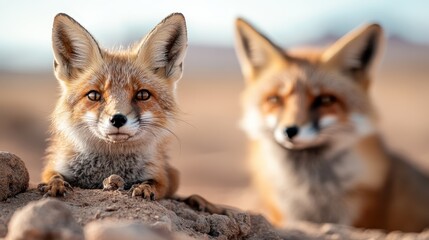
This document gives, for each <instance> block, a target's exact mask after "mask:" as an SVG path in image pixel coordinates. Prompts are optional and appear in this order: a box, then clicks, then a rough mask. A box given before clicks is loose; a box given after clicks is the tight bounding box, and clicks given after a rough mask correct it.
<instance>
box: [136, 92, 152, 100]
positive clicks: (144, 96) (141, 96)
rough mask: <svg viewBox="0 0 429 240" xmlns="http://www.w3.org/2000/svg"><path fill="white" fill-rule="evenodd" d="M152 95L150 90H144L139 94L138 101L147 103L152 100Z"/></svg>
mask: <svg viewBox="0 0 429 240" xmlns="http://www.w3.org/2000/svg"><path fill="white" fill-rule="evenodd" d="M150 96H151V94H150V92H149V91H148V90H146V89H143V90H140V91H138V92H137V94H136V100H138V101H146V100H148V99H149V98H150Z"/></svg>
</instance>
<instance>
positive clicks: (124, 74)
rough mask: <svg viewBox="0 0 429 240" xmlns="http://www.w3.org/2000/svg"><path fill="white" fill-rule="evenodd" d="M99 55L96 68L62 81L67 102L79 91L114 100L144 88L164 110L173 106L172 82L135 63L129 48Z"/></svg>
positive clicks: (77, 98)
mask: <svg viewBox="0 0 429 240" xmlns="http://www.w3.org/2000/svg"><path fill="white" fill-rule="evenodd" d="M102 54H103V55H102V56H103V58H102V61H100V62H98V63H95V64H96V67H92V68H89V69H87V70H86V71H85V72H84V73H83V74H82V75H81V76H80V77H79V78H78V79H76V80H75V81H71V82H67V83H66V85H65V88H66V91H65V92H64V94H67V95H69V96H68V97H69V100H70V101H71V102H76V101H78V100H79V98H81V97H82V96H81V95H82V94H86V93H87V92H88V91H90V90H94V89H96V90H99V91H101V92H102V93H105V95H108V96H109V97H111V98H114V99H115V98H116V100H122V101H131V99H132V98H133V97H134V95H135V93H136V92H137V91H138V90H141V89H148V90H149V91H150V92H151V94H153V95H155V97H156V99H157V100H158V102H159V103H160V104H161V105H162V106H163V108H164V109H165V110H173V109H174V107H175V95H176V94H175V86H174V84H173V83H171V82H170V81H166V80H165V79H161V78H160V77H159V76H157V75H156V74H154V73H153V72H152V69H150V68H147V67H145V66H144V65H143V66H142V65H141V64H139V63H137V61H136V58H137V55H136V53H135V51H134V50H133V49H132V48H130V49H129V50H122V51H112V50H107V51H104V50H103V52H102ZM82 89H87V90H88V91H87V92H85V91H82Z"/></svg>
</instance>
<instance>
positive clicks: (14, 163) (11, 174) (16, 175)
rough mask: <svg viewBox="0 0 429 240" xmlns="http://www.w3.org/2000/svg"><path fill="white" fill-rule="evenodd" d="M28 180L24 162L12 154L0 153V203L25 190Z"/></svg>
mask: <svg viewBox="0 0 429 240" xmlns="http://www.w3.org/2000/svg"><path fill="white" fill-rule="evenodd" d="M29 180H30V176H29V174H28V171H27V168H26V167H25V164H24V162H23V161H22V160H21V159H20V158H19V157H18V156H16V155H14V154H12V153H8V152H1V151H0V201H4V200H6V199H7V198H8V197H12V196H15V195H16V194H18V193H20V192H24V191H25V190H27V188H28V182H29Z"/></svg>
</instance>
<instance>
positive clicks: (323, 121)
mask: <svg viewBox="0 0 429 240" xmlns="http://www.w3.org/2000/svg"><path fill="white" fill-rule="evenodd" d="M236 29H237V31H236V33H237V34H236V35H237V44H236V49H237V55H238V58H239V60H240V63H241V67H242V72H243V75H244V77H245V80H246V86H245V89H244V91H243V94H242V99H241V100H242V101H241V104H242V107H243V113H244V116H243V120H242V127H243V129H244V130H245V131H246V133H247V134H248V136H249V138H250V139H251V149H250V150H251V156H250V159H251V167H252V175H253V179H254V183H255V187H256V188H257V189H258V190H259V193H260V197H261V199H262V201H263V202H264V203H265V207H266V209H268V211H269V214H270V215H269V218H270V219H271V220H272V222H273V223H275V224H277V225H280V226H284V225H286V224H287V223H288V222H291V221H297V220H307V221H313V222H334V223H341V224H349V225H353V226H357V227H364V228H381V229H386V230H388V231H392V230H403V231H421V230H423V229H424V228H425V227H428V226H429V205H428V204H427V203H428V202H429V192H428V191H426V190H425V187H424V186H426V188H427V186H428V185H429V178H428V177H427V176H425V175H424V174H422V173H421V172H420V171H419V170H418V169H416V168H414V167H413V166H411V165H410V164H409V163H407V162H406V161H403V160H401V159H399V158H398V157H397V156H395V155H392V154H390V153H389V151H388V150H386V149H385V148H384V146H383V144H382V142H381V141H380V137H379V136H378V134H377V130H376V127H375V126H376V123H375V122H376V117H375V111H374V110H373V107H372V103H371V101H370V99H369V96H368V89H369V86H370V82H371V76H372V72H373V68H374V65H375V63H376V60H377V58H378V57H379V55H380V54H379V52H380V48H381V45H382V29H381V27H380V26H379V25H377V24H371V25H365V26H363V27H361V28H359V29H357V30H355V31H353V32H351V33H349V34H347V35H346V36H344V37H342V38H341V39H339V40H338V41H337V42H335V43H334V44H332V45H331V46H328V47H327V48H326V49H320V50H316V49H301V50H290V51H289V50H288V51H283V50H281V49H280V48H279V47H278V46H276V45H275V44H273V43H272V42H271V41H270V40H269V39H268V38H267V37H266V36H264V35H262V34H261V33H259V32H258V31H257V30H256V29H255V28H254V27H252V26H251V25H250V24H248V23H247V22H245V21H244V20H242V19H238V20H237V22H236ZM407 184H408V185H407Z"/></svg>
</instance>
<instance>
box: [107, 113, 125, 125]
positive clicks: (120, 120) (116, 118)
mask: <svg viewBox="0 0 429 240" xmlns="http://www.w3.org/2000/svg"><path fill="white" fill-rule="evenodd" d="M110 122H111V123H112V125H113V126H115V127H117V128H120V127H122V126H124V125H125V123H127V117H126V116H125V115H123V114H121V113H117V114H115V115H113V116H112V117H111V118H110Z"/></svg>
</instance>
